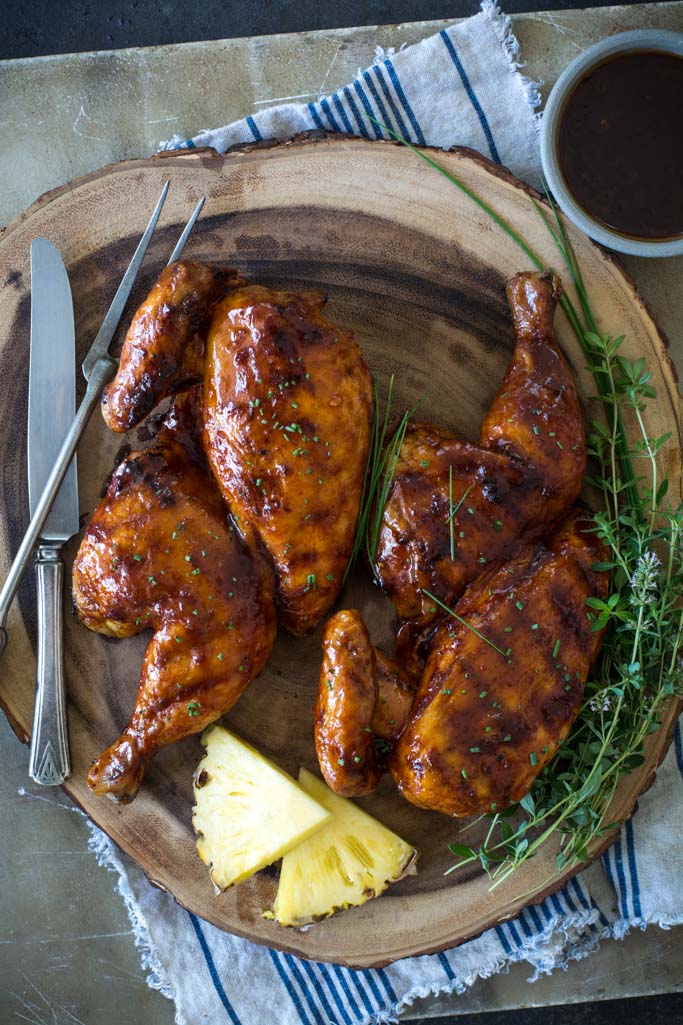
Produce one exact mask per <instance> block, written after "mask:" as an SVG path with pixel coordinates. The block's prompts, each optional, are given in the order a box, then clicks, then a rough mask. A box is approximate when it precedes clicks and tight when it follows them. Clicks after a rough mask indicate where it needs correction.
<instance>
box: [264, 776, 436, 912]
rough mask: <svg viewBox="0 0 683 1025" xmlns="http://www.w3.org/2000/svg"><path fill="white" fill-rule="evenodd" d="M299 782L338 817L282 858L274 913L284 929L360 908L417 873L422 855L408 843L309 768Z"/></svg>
mask: <svg viewBox="0 0 683 1025" xmlns="http://www.w3.org/2000/svg"><path fill="white" fill-rule="evenodd" d="M299 784H300V786H302V787H303V789H304V790H305V791H306V793H308V794H309V795H310V796H311V797H313V798H314V799H315V800H316V801H317V802H318V803H319V804H321V805H322V806H323V807H325V808H326V809H327V810H328V811H329V812H331V813H332V816H333V817H332V819H331V820H330V821H329V822H327V823H326V824H325V825H324V826H323V827H322V828H321V829H319V830H318V831H317V832H316V833H315V834H314V835H312V836H311V837H310V838H309V839H307V840H304V841H303V842H302V843H300V844H298V845H297V846H296V847H294V848H292V849H290V850H289V851H288V852H287V854H286V855H285V856H284V858H283V861H282V868H281V871H280V885H279V887H278V891H277V896H276V898H275V903H274V905H273V912H272V917H274V918H275V919H276V920H277V921H278V922H279V923H280V925H284V926H302V925H309V924H310V923H311V922H318V921H320V920H321V919H323V918H328V917H329V916H330V915H333V914H334V913H335V911H339V910H343V909H345V908H350V907H358V906H360V905H361V904H365V903H366V901H368V900H370V899H371V898H372V897H378V896H379V895H380V894H381V893H383V892H384V891H385V890H386V888H387V887H388V886H389V885H390V884H391V883H393V882H396V881H398V880H399V879H402V878H403V876H405V875H406V874H408V873H409V872H410V871H415V869H414V863H415V858H416V856H417V852H416V851H415V849H414V848H413V847H411V846H410V844H408V843H406V842H405V840H402V839H401V838H400V837H399V836H397V835H396V834H395V833H392V831H391V830H390V829H387V828H386V826H383V825H382V824H381V823H380V822H377V821H376V820H375V819H373V818H372V817H371V816H370V815H368V814H367V813H366V812H364V811H361V809H360V808H358V807H357V806H356V805H355V804H352V802H351V801H347V800H345V799H344V798H343V797H338V796H337V795H336V794H334V793H332V791H331V790H330V789H329V788H328V787H327V786H326V784H325V783H323V782H322V780H319V779H317V778H316V777H315V776H312V775H311V773H310V772H307V771H306V769H302V770H301V771H300V773H299ZM269 917H270V916H269Z"/></svg>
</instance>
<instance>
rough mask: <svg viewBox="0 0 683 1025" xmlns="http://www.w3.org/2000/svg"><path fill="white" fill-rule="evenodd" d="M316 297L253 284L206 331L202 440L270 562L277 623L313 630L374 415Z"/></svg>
mask: <svg viewBox="0 0 683 1025" xmlns="http://www.w3.org/2000/svg"><path fill="white" fill-rule="evenodd" d="M323 306H324V299H323V297H322V296H321V295H319V294H309V295H296V294H294V293H292V292H274V291H271V290H270V289H267V288H262V287H260V286H259V285H250V286H247V287H245V288H243V289H239V290H237V291H234V292H231V293H230V294H229V295H228V296H226V298H225V299H224V300H223V301H222V302H221V304H220V305H219V306H218V308H217V309H216V312H215V314H214V317H213V321H212V324H211V329H210V331H209V336H208V341H207V355H206V377H205V383H204V448H205V450H206V454H207V456H208V459H209V462H210V464H211V467H212V469H213V473H214V476H215V478H216V480H217V481H218V484H219V486H220V488H221V490H222V492H223V496H224V497H225V499H226V501H227V503H228V505H229V506H230V508H231V509H232V511H233V514H234V516H235V520H236V522H237V524H238V527H239V529H240V530H242V531H243V533H244V536H245V537H248V536H249V532H250V531H252V530H253V531H255V533H256V535H257V536H258V538H259V539H260V541H261V542H262V543H263V545H264V546H265V548H266V549H267V551H268V552H269V554H270V556H271V558H272V560H273V564H274V566H275V574H276V580H277V584H276V587H277V596H278V606H279V616H280V622H281V623H282V625H283V626H285V627H286V628H287V629H288V630H289V631H291V633H293V634H296V635H301V634H305V633H308V632H309V631H310V630H312V629H313V628H314V627H315V626H316V625H317V624H318V623H319V622H320V620H321V619H322V618H323V616H324V615H325V613H326V612H327V611H328V610H329V608H330V606H331V605H332V603H333V602H334V600H335V598H336V597H337V595H338V594H339V591H340V589H341V585H342V579H343V575H344V569H345V567H346V564H347V562H348V560H349V556H350V554H351V547H352V545H353V537H354V533H355V529H356V520H357V518H358V511H359V506H360V497H361V490H362V486H363V474H364V471H365V464H366V461H367V455H368V449H369V445H370V425H371V422H372V415H373V396H372V380H371V377H370V373H369V371H368V369H367V367H366V365H365V361H364V359H363V356H362V354H361V351H360V349H359V347H358V344H357V343H356V341H355V340H354V338H353V335H351V334H350V333H349V332H348V331H342V330H340V329H339V328H337V327H335V325H334V324H332V323H330V321H329V320H327V319H326V318H325V317H324V316H323V313H322V309H323Z"/></svg>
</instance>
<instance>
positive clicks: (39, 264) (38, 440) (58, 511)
mask: <svg viewBox="0 0 683 1025" xmlns="http://www.w3.org/2000/svg"><path fill="white" fill-rule="evenodd" d="M75 412H76V343H75V332H74V313H73V303H72V300H71V287H70V285H69V278H68V276H67V273H66V269H65V267H64V264H63V262H62V258H61V256H60V255H59V252H58V251H57V249H56V248H55V246H54V245H53V244H52V242H49V241H48V240H47V239H46V238H36V239H34V240H33V241H32V243H31V363H30V370H29V391H28V493H29V505H30V509H31V516H33V513H34V510H35V507H36V505H37V503H38V500H39V499H40V497H41V494H42V491H43V488H44V487H45V482H46V481H47V479H48V477H49V475H50V472H51V470H52V468H53V466H54V464H55V462H56V459H57V456H58V455H59V450H60V448H61V447H62V442H63V441H64V438H65V437H66V434H67V432H68V430H69V428H70V426H71V423H72V421H73V418H74V415H75ZM78 526H79V524H78V481H77V477H76V457H75V456H74V459H73V461H72V463H71V466H70V467H69V469H68V471H67V475H66V477H65V478H64V481H63V483H62V486H61V488H60V489H59V493H58V495H57V498H56V499H55V502H54V505H53V506H52V509H51V510H50V514H49V516H48V518H47V520H46V522H45V526H44V527H43V531H42V534H41V537H42V538H43V539H44V540H45V541H55V542H63V541H67V540H68V539H69V538H70V537H71V536H72V535H73V534H77V533H78Z"/></svg>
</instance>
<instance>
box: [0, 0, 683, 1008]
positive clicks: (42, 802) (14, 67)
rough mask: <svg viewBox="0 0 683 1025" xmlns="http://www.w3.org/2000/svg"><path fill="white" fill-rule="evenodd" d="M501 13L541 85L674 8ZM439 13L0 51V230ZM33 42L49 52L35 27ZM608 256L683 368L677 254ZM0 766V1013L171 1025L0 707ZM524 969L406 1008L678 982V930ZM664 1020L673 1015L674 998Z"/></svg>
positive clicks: (662, 20) (341, 71)
mask: <svg viewBox="0 0 683 1025" xmlns="http://www.w3.org/2000/svg"><path fill="white" fill-rule="evenodd" d="M12 2H13V0H12ZM10 6H11V4H10ZM15 6H16V5H15ZM134 6H137V5H134ZM163 6H164V5H162V7H163ZM166 6H168V5H166ZM293 6H296V5H293ZM314 6H315V5H314ZM38 7H40V4H39V5H38ZM17 10H18V8H17ZM444 13H445V12H444ZM339 20H340V21H341V20H342V18H341V17H340V18H339ZM110 21H111V19H110ZM513 22H514V30H515V32H516V34H517V36H518V38H519V40H520V42H521V45H522V53H523V55H524V57H525V59H526V60H527V68H526V69H525V70H526V73H527V74H529V75H530V76H531V77H533V78H540V79H543V80H544V83H545V85H544V94H547V91H548V90H549V88H550V87H551V86H552V84H553V82H554V80H555V79H556V78H557V75H558V74H559V72H560V71H561V70H562V68H563V67H564V66H565V65H566V64H567V63H568V61H569V60H570V59H571V58H572V57H573V56H574V55H575V54H576V53H577V52H579V51H580V50H582V49H583V48H584V47H586V46H588V45H590V44H591V43H592V42H594V41H595V40H597V39H599V38H601V37H602V36H604V35H605V34H607V33H608V32H610V31H614V29H615V27H618V28H619V29H628V28H640V27H653V26H657V27H662V28H670V29H675V30H677V31H683V3H666V4H643V5H629V6H628V7H612V8H609V7H596V8H594V9H591V10H588V11H579V10H571V11H562V10H554V11H552V12H545V13H544V12H538V13H532V14H520V15H516V16H514V18H513ZM310 23H313V22H309V24H310ZM318 23H320V22H318ZM337 23H338V22H337ZM117 24H118V23H117ZM442 24H443V23H440V22H439V23H437V22H419V23H416V22H413V23H405V24H402V25H388V26H379V27H377V26H374V27H365V28H350V29H336V30H324V31H317V32H308V33H300V34H291V35H280V36H267V37H263V36H262V37H246V38H240V39H232V40H217V41H213V42H204V43H185V44H181V45H173V46H158V47H151V48H148V49H127V50H115V51H111V52H97V53H82V54H77V55H67V56H59V57H40V58H30V59H18V60H8V61H5V62H4V63H0V123H2V125H3V145H2V148H1V149H0V180H2V183H3V185H2V189H1V190H0V224H5V223H7V222H8V221H9V220H11V219H12V218H13V217H15V216H16V215H17V214H19V213H20V212H21V211H22V210H23V209H24V208H25V207H26V206H27V205H28V204H29V203H30V202H31V201H32V200H33V199H34V198H35V197H36V196H38V195H39V194H40V193H42V192H44V191H46V190H47V189H49V188H52V187H53V186H56V185H60V184H62V183H63V182H65V181H68V180H69V179H70V178H73V177H74V176H76V175H79V174H83V173H85V172H87V171H90V170H93V169H95V168H98V167H100V166H101V165H103V164H106V163H110V162H111V161H114V160H120V159H123V158H125V157H130V156H140V155H146V154H150V153H152V152H154V150H155V148H156V146H157V144H158V142H159V140H160V139H162V138H166V137H168V136H170V135H171V134H172V133H173V132H180V133H183V134H186V135H191V134H193V133H194V132H196V131H197V130H198V129H199V128H202V127H213V126H216V125H219V124H224V123H226V122H228V121H231V120H233V119H235V118H236V117H238V116H240V115H243V114H245V113H248V112H249V111H251V110H254V109H260V108H261V107H263V106H265V105H269V104H273V103H276V102H283V101H284V100H287V99H305V100H308V99H313V98H317V96H318V95H319V94H320V93H321V92H331V91H333V90H334V89H336V88H338V87H339V86H341V85H343V84H344V83H345V82H347V81H348V80H349V79H350V78H352V77H353V75H354V74H355V72H356V70H357V69H358V67H359V66H365V65H367V64H369V63H371V61H372V59H373V57H374V49H375V46H376V45H377V44H380V45H382V46H384V47H389V46H394V47H399V46H400V45H401V44H402V43H412V42H416V41H417V40H419V39H421V38H423V37H424V36H426V35H428V34H430V33H431V32H434V31H435V30H437V29H438V28H440V27H442ZM112 31H113V32H114V29H112ZM17 38H19V37H17ZM119 38H120V36H116V35H112V36H111V39H112V42H111V44H110V45H120V44H118V42H117V41H118V39H119ZM44 45H45V46H47V47H48V48H49V37H48V38H47V41H46V42H45V44H44ZM31 52H35V51H31ZM40 52H46V50H45V49H42V50H40ZM302 54H303V55H304V57H303V59H302ZM187 82H192V84H193V87H192V89H188V88H187V84H186V83H187ZM217 82H220V83H221V87H220V90H218V89H217V88H216V83H217ZM624 262H625V263H626V264H627V266H628V269H629V271H630V272H631V274H632V275H633V277H634V278H635V280H636V282H637V283H638V286H639V289H640V291H641V292H642V294H644V296H645V298H646V299H648V300H649V302H650V304H651V305H652V307H653V309H654V310H655V313H656V316H657V319H658V320H659V322H660V324H661V326H662V327H663V329H664V330H665V332H666V333H667V334H668V336H669V338H670V339H671V343H672V354H673V356H674V359H675V361H676V362H677V365H678V367H679V371H680V370H683V294H682V292H681V289H680V282H681V280H683V258H678V259H674V260H664V261H658V260H650V261H647V260H637V259H625V261H624ZM77 298H78V297H76V301H77ZM0 765H2V772H0V823H1V824H0V1025H11V1023H19V1022H22V1021H29V1022H33V1023H35V1025H139V1023H141V1022H145V1023H146V1025H170V1023H171V1022H172V1021H173V1017H174V1014H173V1006H172V1004H171V1003H170V1002H169V1001H168V1000H166V999H165V998H164V997H163V996H161V995H160V994H159V993H158V992H154V991H153V990H150V989H149V988H148V987H147V984H146V981H145V973H144V972H143V970H142V968H141V965H140V955H139V953H138V952H137V951H136V949H135V946H134V943H133V933H132V929H131V926H130V923H129V920H128V916H127V913H126V910H125V908H124V906H123V901H122V900H121V898H120V896H119V894H118V893H117V891H116V878H115V876H113V875H112V874H111V873H109V872H107V871H106V870H105V869H102V868H99V867H98V865H97V863H96V861H95V858H94V856H93V855H92V854H91V853H90V852H89V850H88V846H87V841H88V831H87V827H86V823H85V820H84V817H83V816H82V814H81V813H80V812H79V811H78V810H77V809H76V808H75V807H74V806H73V805H72V804H71V803H70V801H69V800H68V798H67V797H66V796H65V795H64V794H62V792H61V791H60V790H58V789H57V790H52V789H46V788H40V787H36V786H34V785H33V784H31V783H30V782H29V780H28V774H27V767H28V752H27V750H26V749H25V748H23V747H22V746H21V745H20V744H19V742H18V741H17V740H16V738H15V737H14V735H13V733H12V732H11V730H10V728H9V726H8V725H7V723H6V722H5V720H4V718H3V717H1V716H0ZM529 974H530V969H529V968H528V966H527V967H525V966H523V965H517V966H514V967H513V968H512V970H511V971H510V972H509V973H507V974H503V975H498V976H495V977H494V978H491V979H487V980H483V981H480V982H479V983H478V984H477V985H475V986H474V987H473V988H472V989H471V990H469V991H468V992H466V993H465V994H462V995H460V996H454V997H450V998H446V999H439V1000H434V999H430V1000H427V1001H421V1002H420V1003H419V1004H416V1005H415V1006H414V1008H413V1009H412V1010H411V1017H414V1018H422V1019H424V1018H430V1017H436V1016H439V1015H444V1016H445V1015H449V1016H452V1015H455V1014H457V1015H460V1014H465V1013H468V1012H476V1011H483V1010H487V1011H492V1010H504V1009H506V1008H510V1009H511V1008H523V1007H534V1006H546V1005H551V1004H565V1003H578V1002H581V1001H595V1000H602V999H607V998H613V997H634V996H638V995H644V994H664V993H673V992H677V991H678V992H680V991H681V990H683V929H678V930H670V931H664V930H659V929H654V928H653V929H649V930H648V931H647V932H646V933H640V932H635V933H632V934H631V935H630V936H629V937H627V938H626V940H625V941H623V942H620V943H617V942H608V943H605V944H603V946H602V947H601V949H600V950H598V951H597V952H596V953H594V954H593V955H592V956H591V957H590V958H587V959H586V960H583V961H581V962H575V963H573V964H571V965H570V967H569V969H568V971H567V972H556V973H555V974H554V975H552V976H550V977H546V978H544V979H541V980H539V981H538V982H536V983H534V984H533V985H529V983H528V982H527V978H528V976H529ZM661 1006H662V1012H663V1013H666V1011H665V1010H664V1008H665V1006H666V1005H665V1004H662V1005H661ZM679 1006H680V1005H679ZM671 1009H672V1010H673V1005H671ZM668 1016H669V1018H670V1020H671V1022H672V1025H673V1022H674V1020H675V1010H674V1011H673V1014H671V1013H670V1012H669V1015H668ZM575 1020H577V1021H578V1020H579V1019H575ZM652 1020H653V1021H654V1020H655V1019H652ZM264 1025H265V1023H264Z"/></svg>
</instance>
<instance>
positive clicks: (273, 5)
mask: <svg viewBox="0 0 683 1025" xmlns="http://www.w3.org/2000/svg"><path fill="white" fill-rule="evenodd" d="M622 2H624V0H622ZM502 6H503V9H504V10H505V11H506V12H507V13H513V12H515V11H541V10H543V11H548V10H558V9H560V8H567V7H575V8H581V7H607V6H610V0H597V2H591V0H578V2H572V0H503V2H502ZM478 9H479V2H478V0H341V2H339V0H337V2H334V0H332V2H329V0H328V2H325V0H299V2H288V0H184V2H183V0H132V2H127V3H122V2H121V0H92V2H91V3H83V2H66V0H64V2H63V0H35V2H33V3H31V0H0V59H8V58H15V57H37V56H42V55H45V54H53V53H78V52H81V51H84V50H114V49H120V48H122V47H128V46H158V45H161V44H164V43H185V42H192V41H195V40H200V39H225V38H229V37H234V36H250V35H268V34H272V33H274V32H302V31H307V30H311V29H329V28H343V27H347V26H352V25H374V24H391V23H394V22H401V21H428V20H431V19H435V18H460V17H465V16H467V15H469V14H474V13H476V11H477V10H478ZM530 995H531V994H530ZM629 1021H630V1022H634V1023H635V1022H637V1023H638V1025H678V1023H679V1022H683V995H682V994H674V995H671V996H659V997H649V998H642V999H637V1000H610V1001H604V1002H602V1003H599V1004H583V1003H579V1004H575V1005H570V1006H567V1007H547V1008H536V1009H527V1010H520V1011H514V1012H512V1011H511V1012H507V1013H501V1012H492V1013H489V1014H474V1015H465V1016H464V1017H458V1018H457V1019H445V1018H443V1019H439V1020H435V1019H433V1018H432V1019H425V1020H424V1022H423V1023H418V1025H447V1023H450V1022H454V1023H457V1025H624V1023H626V1022H629Z"/></svg>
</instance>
